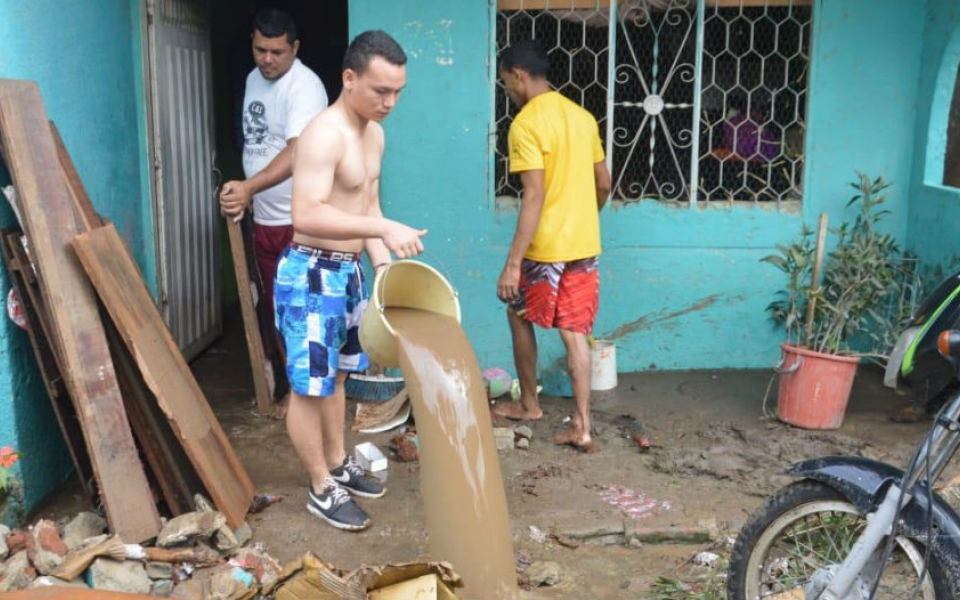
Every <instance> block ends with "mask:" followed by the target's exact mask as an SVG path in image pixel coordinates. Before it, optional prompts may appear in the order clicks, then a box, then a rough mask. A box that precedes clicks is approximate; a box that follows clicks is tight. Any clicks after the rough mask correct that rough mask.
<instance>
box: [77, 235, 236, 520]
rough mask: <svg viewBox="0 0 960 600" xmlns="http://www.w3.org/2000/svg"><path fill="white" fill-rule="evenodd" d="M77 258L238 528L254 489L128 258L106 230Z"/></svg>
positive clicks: (84, 241)
mask: <svg viewBox="0 0 960 600" xmlns="http://www.w3.org/2000/svg"><path fill="white" fill-rule="evenodd" d="M73 247H74V249H76V252H77V256H78V257H79V258H80V262H81V263H82V264H83V267H84V269H85V270H86V272H87V276H88V277H89V278H90V281H92V282H93V286H94V288H95V289H96V290H97V292H98V293H99V294H100V299H101V300H102V301H103V304H104V306H105V307H106V308H107V312H109V313H110V317H111V318H112V320H113V322H114V324H115V325H116V326H117V331H119V332H120V335H121V336H122V337H123V340H124V342H125V343H126V345H127V348H128V349H129V350H130V354H131V355H132V356H133V358H134V360H135V361H136V363H137V366H138V367H139V369H140V373H141V374H142V375H143V379H144V381H145V382H146V384H147V386H148V387H149V388H150V390H151V391H152V392H153V395H154V396H155V397H156V399H157V403H158V404H159V405H160V408H161V409H162V410H163V412H164V413H165V414H166V415H167V418H168V419H169V421H170V426H171V427H172V428H173V431H174V433H175V434H176V435H177V438H178V439H179V440H180V443H181V444H182V445H183V448H184V450H185V451H186V454H187V456H188V457H189V458H190V461H191V463H192V464H193V467H194V468H195V469H196V471H197V475H199V477H200V479H201V480H202V481H203V484H204V486H205V487H206V489H207V492H208V493H209V494H210V497H211V498H212V499H213V502H214V504H216V506H217V508H218V509H219V510H220V512H222V513H223V514H224V516H226V518H227V523H229V524H230V526H231V527H234V528H236V527H238V526H240V524H242V523H243V521H244V517H245V516H246V514H247V509H248V508H249V507H250V502H251V501H252V500H253V492H254V489H253V483H252V482H251V481H250V477H249V476H248V475H247V472H246V470H245V469H244V467H243V465H242V464H241V463H240V460H239V459H238V458H237V455H236V454H235V452H234V450H233V447H232V446H231V445H230V441H229V440H228V439H227V436H226V434H225V433H224V431H223V428H222V427H221V426H220V422H219V421H218V420H217V417H216V415H215V414H214V413H213V410H211V408H210V405H209V404H208V403H207V400H206V398H205V397H204V395H203V391H202V390H201V389H200V386H199V384H197V381H196V379H195V378H194V377H193V373H192V372H191V371H190V367H189V366H188V365H187V362H186V360H185V359H184V358H183V354H181V352H180V349H179V348H178V347H177V344H176V342H175V341H174V339H173V336H172V335H171V333H170V330H169V329H167V326H166V324H165V323H164V321H163V317H162V316H161V315H160V311H159V310H157V307H156V305H154V303H153V299H152V298H151V296H150V292H149V291H148V290H147V286H146V284H145V283H144V281H143V277H142V275H141V274H140V271H139V269H138V268H137V264H136V263H135V262H134V260H133V256H132V255H131V254H130V250H129V249H128V248H127V246H126V244H124V242H123V240H122V239H121V238H120V234H118V233H117V230H116V229H115V228H114V227H113V225H111V224H107V225H105V226H103V227H101V228H99V229H95V230H93V231H91V232H88V233H84V234H82V235H78V236H77V237H76V238H75V239H74V241H73Z"/></svg>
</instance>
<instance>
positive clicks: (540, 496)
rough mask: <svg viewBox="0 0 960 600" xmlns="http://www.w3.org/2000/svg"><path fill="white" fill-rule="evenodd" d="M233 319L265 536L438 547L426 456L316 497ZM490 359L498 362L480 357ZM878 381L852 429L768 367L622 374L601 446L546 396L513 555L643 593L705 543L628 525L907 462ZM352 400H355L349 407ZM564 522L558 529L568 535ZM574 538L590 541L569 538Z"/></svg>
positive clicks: (233, 425)
mask: <svg viewBox="0 0 960 600" xmlns="http://www.w3.org/2000/svg"><path fill="white" fill-rule="evenodd" d="M235 318H236V317H235V316H232V315H228V319H235ZM226 331H228V332H232V333H228V334H226V335H225V336H224V337H223V338H222V339H221V340H220V341H219V342H218V343H217V344H216V345H215V346H213V347H212V348H211V349H210V350H209V351H207V352H206V353H205V354H204V355H203V356H201V357H200V358H198V359H197V360H196V361H195V362H194V363H193V365H192V367H193V369H194V372H195V374H196V376H197V379H198V381H199V382H200V385H201V386H202V388H203V389H204V391H205V393H206V394H207V397H208V399H209V400H210V402H211V405H212V406H213V408H214V410H215V411H216V413H217V415H218V416H219V418H220V419H221V422H222V424H223V426H224V429H225V431H226V432H227V434H228V435H229V437H230V439H231V440H232V442H233V444H234V446H235V448H236V450H237V453H238V454H239V456H240V458H241V460H242V461H243V463H244V464H245V466H246V468H247V470H248V471H249V473H250V476H251V478H252V479H253V481H254V483H255V485H256V487H257V488H258V491H261V492H267V493H274V494H281V495H283V496H284V500H283V501H282V502H280V503H278V504H275V505H273V506H271V507H269V508H267V509H266V510H265V511H263V512H262V513H259V514H255V515H250V517H249V519H248V520H249V521H250V523H251V525H252V527H253V531H254V540H255V541H256V542H259V543H260V544H262V545H263V547H264V548H265V549H266V550H267V551H268V552H269V553H270V554H272V555H273V556H274V557H276V558H277V559H279V560H280V561H281V562H286V561H289V560H292V559H295V558H297V557H299V556H301V555H302V554H303V553H305V552H307V551H311V552H314V553H315V554H317V555H319V556H320V557H321V558H322V559H324V560H326V561H327V562H329V563H332V564H334V565H336V566H338V567H341V568H345V569H350V568H354V567H357V566H359V565H360V564H362V563H367V564H381V563H387V562H394V561H409V560H415V559H418V558H423V557H427V556H428V554H427V533H426V530H425V527H424V517H423V508H422V503H421V501H420V493H419V477H418V465H417V463H399V462H395V461H393V460H391V462H390V465H389V472H388V479H387V486H388V493H387V495H386V496H385V497H384V498H381V499H378V500H365V501H363V500H362V501H361V504H362V506H364V507H365V508H366V509H367V510H368V512H369V513H370V514H371V516H372V517H373V520H374V524H373V526H372V527H371V528H370V529H369V530H367V531H365V532H362V533H359V534H358V533H346V532H341V531H338V530H335V529H333V528H332V527H330V526H328V525H326V524H324V523H322V522H320V521H319V520H318V519H317V518H316V517H314V516H312V515H311V514H309V513H308V512H307V511H306V509H305V508H304V503H305V501H306V479H305V476H304V474H303V472H302V469H301V467H300V465H299V463H298V461H297V458H296V456H295V454H294V450H293V448H292V446H291V445H290V442H289V440H288V438H287V435H286V431H285V428H284V425H283V423H282V422H281V421H277V420H274V419H272V418H263V417H259V416H257V415H256V413H255V410H254V406H253V405H252V403H251V396H252V391H251V390H252V383H251V381H250V377H249V373H248V367H247V354H246V349H245V347H244V346H243V339H242V332H241V331H240V329H239V327H237V324H236V323H235V322H230V321H229V320H228V322H227V327H226ZM504 335H505V336H506V335H507V331H506V326H505V329H504ZM489 366H495V365H482V367H489ZM881 379H882V373H881V372H880V370H879V369H878V368H876V367H870V366H861V368H860V372H859V374H858V377H857V380H856V383H855V385H854V390H853V395H852V398H851V402H850V406H849V407H848V410H847V414H846V420H845V422H844V424H843V427H842V428H841V429H840V430H839V431H834V432H824V431H805V430H800V429H796V428H793V427H790V426H787V425H784V424H782V423H779V422H777V421H774V420H770V419H768V418H764V417H763V411H762V401H763V397H764V392H765V390H766V388H767V385H768V383H769V381H770V371H767V370H763V371H708V372H707V371H698V372H670V373H656V372H654V373H637V374H623V373H621V374H620V377H619V385H618V387H617V388H616V389H614V390H611V391H607V392H595V393H594V404H593V407H594V413H593V414H594V418H595V425H596V430H597V432H596V433H597V436H596V437H597V440H598V442H599V443H600V444H601V446H602V450H603V451H602V452H601V453H600V454H597V455H584V454H580V453H578V452H576V451H574V450H573V449H571V448H567V447H557V446H554V445H552V444H551V443H550V442H549V439H550V437H551V436H552V434H553V433H554V432H556V431H558V430H559V429H560V427H561V423H562V420H563V419H564V418H565V417H567V416H568V415H570V414H571V412H572V407H573V401H572V400H570V399H563V398H550V397H545V398H543V407H544V413H545V414H544V418H543V420H542V421H538V422H533V423H528V425H529V426H530V427H531V428H532V430H533V433H534V437H533V441H532V443H531V444H530V448H529V450H519V449H517V450H508V451H501V452H500V458H501V467H502V472H503V476H504V479H505V486H506V491H507V499H508V505H509V509H510V515H511V521H512V529H513V539H514V547H515V551H516V558H517V559H518V561H520V562H521V564H526V563H527V562H529V561H532V560H533V561H535V560H542V561H554V562H556V563H558V564H559V565H560V567H561V569H562V571H563V577H564V579H563V581H562V582H561V583H560V584H559V585H558V586H556V587H553V588H540V589H539V591H538V594H537V597H543V598H597V599H608V598H609V599H613V598H643V597H644V596H645V595H646V594H647V593H649V589H650V585H651V584H652V583H653V582H654V581H655V580H656V578H657V577H658V576H667V577H676V576H677V575H678V573H680V570H678V567H680V566H681V565H687V564H689V559H690V558H691V557H692V556H693V554H695V553H696V552H697V551H699V550H702V549H704V548H707V547H708V544H705V543H694V544H678V543H642V544H636V543H634V544H632V545H631V544H627V543H625V542H626V541H628V540H627V537H625V536H624V535H623V534H622V532H623V531H624V530H626V531H627V532H629V531H631V530H632V529H633V528H636V527H649V528H660V527H669V526H674V527H687V528H697V527H703V526H705V525H709V524H714V523H715V524H716V525H717V526H718V528H719V529H720V531H721V532H726V533H728V534H734V533H735V532H736V529H737V528H738V527H739V525H740V524H742V523H743V521H744V520H745V519H746V518H747V516H748V513H749V512H750V511H751V510H753V509H755V508H757V507H758V506H759V505H760V504H761V503H762V501H763V498H764V496H766V495H768V494H769V493H771V492H772V491H773V490H775V489H776V488H778V487H780V486H781V485H783V484H784V483H785V482H787V481H789V479H787V478H786V477H785V476H783V475H781V472H782V470H783V469H784V468H785V467H786V466H787V465H789V464H790V463H792V462H794V461H798V460H801V459H804V458H808V457H814V456H820V455H825V454H837V453H840V454H849V453H853V454H861V455H865V456H870V457H873V458H877V459H880V460H884V461H887V462H891V463H893V464H896V465H903V464H905V463H906V461H907V460H908V457H909V454H910V452H911V451H912V448H913V445H914V444H915V443H916V442H917V441H918V440H919V438H920V436H921V435H922V433H923V432H924V431H925V429H926V426H927V425H926V424H923V423H920V424H898V423H893V422H891V421H890V420H889V419H888V415H889V414H890V413H891V412H893V411H894V410H895V408H897V407H899V406H901V405H902V403H903V400H902V399H901V398H899V397H897V396H896V395H895V394H894V393H893V392H892V391H890V390H888V389H887V388H884V387H883V386H882V384H881ZM774 394H775V390H774V391H773V392H772V394H771V395H774ZM771 402H773V401H771ZM354 410H355V403H354V402H352V401H350V402H348V419H349V415H351V414H353V412H354ZM623 415H629V416H630V417H633V418H635V419H637V420H639V421H640V422H642V423H643V425H644V427H645V429H646V434H647V436H648V437H649V439H650V441H651V443H652V445H653V446H652V448H651V449H650V450H649V451H647V452H645V453H641V452H640V450H639V448H638V447H637V445H636V444H635V442H634V441H633V440H631V439H629V438H628V437H626V435H625V434H626V433H627V432H628V429H627V428H626V427H624V425H625V423H626V422H627V419H625V418H624V417H623ZM495 425H507V424H506V423H495ZM390 437H391V434H390V433H382V434H376V435H355V434H348V444H349V445H348V448H352V446H353V444H355V443H359V442H361V441H372V442H374V443H375V444H377V445H378V446H379V447H380V448H381V450H383V451H384V453H385V454H388V455H389V438H390ZM952 474H953V472H952V471H951V472H948V475H952ZM610 486H619V487H622V488H627V490H626V492H627V493H629V491H632V492H636V493H637V494H638V495H640V494H642V495H643V496H642V497H641V498H640V500H641V504H642V505H643V509H642V510H641V511H640V512H641V514H640V518H636V519H631V518H629V517H627V516H626V515H625V514H624V513H623V512H622V511H621V510H620V508H619V507H617V506H614V505H612V504H611V503H609V502H608V501H607V500H605V499H604V495H603V492H605V491H607V490H608V489H609V488H610ZM69 495H70V494H69V492H64V494H61V495H60V497H59V501H57V502H54V503H53V504H51V505H48V506H46V507H44V508H43V509H41V511H39V512H40V514H41V515H42V516H45V517H48V518H50V517H53V518H57V517H58V516H62V515H61V514H58V513H61V512H63V511H68V510H73V509H75V508H76V507H75V506H71V503H70V502H68V501H65V500H68V499H69V498H67V496H69ZM34 518H36V516H34ZM450 527H451V528H456V523H451V524H450ZM552 534H560V537H559V540H560V541H558V540H557V538H555V537H552ZM576 536H580V537H581V538H582V539H580V545H579V546H578V547H576V548H572V547H569V546H575V545H576V543H575V542H576V539H575V538H576ZM561 542H562V543H561ZM463 543H465V544H469V543H470V540H463ZM564 544H566V545H564ZM431 558H439V559H442V558H443V557H431Z"/></svg>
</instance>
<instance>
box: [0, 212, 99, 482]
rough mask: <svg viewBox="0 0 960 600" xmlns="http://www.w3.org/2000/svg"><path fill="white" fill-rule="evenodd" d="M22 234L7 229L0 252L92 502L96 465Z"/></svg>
mask: <svg viewBox="0 0 960 600" xmlns="http://www.w3.org/2000/svg"><path fill="white" fill-rule="evenodd" d="M21 236H22V233H21V232H20V230H19V229H6V230H4V231H2V232H0V253H2V255H3V260H4V262H5V263H6V265H7V270H8V272H9V273H10V284H11V286H12V287H13V289H14V290H15V291H16V293H17V296H18V297H19V298H20V303H21V304H22V305H23V309H24V314H25V315H26V318H27V333H28V335H29V337H30V345H31V347H32V348H33V354H34V357H35V358H36V360H37V364H38V365H39V367H40V376H41V377H42V378H43V383H44V385H45V386H46V388H47V393H48V395H49V396H50V402H51V404H52V405H53V412H54V415H55V416H56V418H57V424H58V425H59V426H60V432H61V433H62V434H63V438H64V441H65V442H66V444H67V450H68V451H69V452H70V459H71V461H72V462H73V467H74V469H76V471H77V478H78V479H79V480H80V485H81V487H83V491H84V494H85V495H86V497H87V498H88V499H90V500H94V499H95V498H96V497H97V490H96V483H95V481H94V475H93V466H92V465H91V464H90V455H89V454H87V448H86V446H84V443H83V430H82V429H81V427H80V421H79V419H78V417H77V411H76V409H75V408H74V406H73V402H72V401H71V399H70V395H69V393H68V392H67V387H66V383H65V382H64V381H63V377H61V375H60V366H59V359H58V357H57V356H56V355H55V354H54V350H53V346H52V345H51V344H50V341H49V337H48V336H49V334H48V333H47V332H48V331H49V325H48V322H49V317H48V316H47V315H46V314H45V311H46V309H45V308H44V306H43V304H42V298H41V296H40V290H39V287H38V285H37V283H36V279H34V278H32V277H29V276H28V274H32V273H33V268H32V266H31V265H30V262H29V259H27V258H26V255H25V253H24V252H23V246H22V245H21V243H20V239H21Z"/></svg>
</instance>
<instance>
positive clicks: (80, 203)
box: [50, 121, 101, 231]
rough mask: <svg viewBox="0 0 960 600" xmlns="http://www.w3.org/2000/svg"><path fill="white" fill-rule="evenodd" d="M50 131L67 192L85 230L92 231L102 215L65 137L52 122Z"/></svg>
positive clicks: (98, 223)
mask: <svg viewBox="0 0 960 600" xmlns="http://www.w3.org/2000/svg"><path fill="white" fill-rule="evenodd" d="M50 133H51V135H53V143H54V144H55V145H56V147H57V158H59V159H60V168H61V169H63V175H64V178H65V183H66V186H67V192H69V193H70V194H71V196H72V200H73V207H74V210H76V211H77V213H76V217H77V218H78V219H79V222H80V223H82V224H83V227H82V229H83V231H90V230H91V229H93V228H94V227H99V226H100V224H101V222H100V216H99V215H97V213H96V212H95V211H94V210H93V204H92V203H91V202H90V197H89V196H87V191H86V189H84V187H83V182H81V181H80V174H79V173H77V168H76V167H75V166H74V164H73V159H72V158H70V154H69V153H68V152H67V147H66V146H64V145H63V138H61V137H60V131H59V130H58V129H57V126H56V125H54V124H53V121H51V122H50Z"/></svg>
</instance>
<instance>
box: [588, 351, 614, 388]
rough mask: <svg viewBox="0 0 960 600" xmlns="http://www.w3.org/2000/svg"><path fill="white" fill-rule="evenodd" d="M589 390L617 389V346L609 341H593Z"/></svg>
mask: <svg viewBox="0 0 960 600" xmlns="http://www.w3.org/2000/svg"><path fill="white" fill-rule="evenodd" d="M590 367H591V371H590V389H592V390H597V391H600V390H612V389H613V388H615V387H617V345H616V344H615V343H613V342H612V341H610V340H594V344H593V348H592V349H591V350H590Z"/></svg>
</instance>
